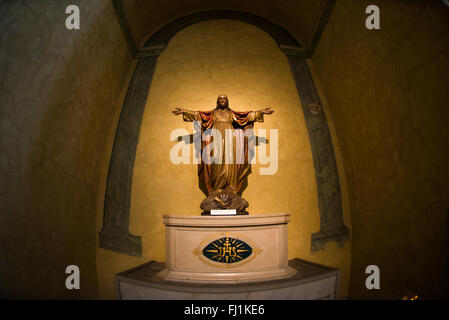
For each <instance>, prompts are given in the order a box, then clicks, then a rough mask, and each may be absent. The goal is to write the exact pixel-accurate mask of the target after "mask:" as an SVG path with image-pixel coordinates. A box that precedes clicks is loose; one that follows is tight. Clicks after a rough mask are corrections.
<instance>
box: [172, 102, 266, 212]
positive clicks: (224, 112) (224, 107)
mask: <svg viewBox="0 0 449 320" xmlns="http://www.w3.org/2000/svg"><path fill="white" fill-rule="evenodd" d="M273 112H274V111H273V110H271V109H270V108H265V109H262V110H259V111H243V112H241V111H234V110H231V109H230V108H229V102H228V97H227V96H226V95H224V94H222V95H219V96H218V98H217V107H216V108H215V109H214V110H211V111H191V110H186V109H182V108H175V110H174V111H173V113H174V114H175V115H181V114H182V115H183V120H184V121H188V122H192V121H197V122H198V123H199V124H200V125H201V137H202V142H201V157H200V158H201V159H200V163H199V166H198V175H199V178H200V183H202V184H203V185H204V186H205V188H206V190H207V198H206V199H205V200H204V201H203V202H202V203H201V206H200V207H201V209H202V210H203V212H202V214H203V215H209V214H210V210H213V209H235V210H236V211H237V214H239V215H241V214H248V212H247V211H246V208H247V207H248V206H249V204H248V202H247V201H246V200H245V199H243V198H242V197H241V196H240V193H241V191H242V186H243V185H244V182H245V180H246V178H247V176H248V174H249V172H250V162H251V158H252V153H251V151H252V150H249V147H248V144H249V143H248V141H249V140H250V139H251V137H252V136H253V131H252V128H253V123H254V122H263V116H264V114H267V115H269V114H272V113H273Z"/></svg>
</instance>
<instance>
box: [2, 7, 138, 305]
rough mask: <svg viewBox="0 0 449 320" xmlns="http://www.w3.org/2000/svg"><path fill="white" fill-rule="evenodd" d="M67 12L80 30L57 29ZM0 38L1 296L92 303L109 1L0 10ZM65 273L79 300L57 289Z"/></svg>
mask: <svg viewBox="0 0 449 320" xmlns="http://www.w3.org/2000/svg"><path fill="white" fill-rule="evenodd" d="M69 4H77V5H79V6H80V9H81V29H80V30H76V31H69V30H67V29H66V28H65V19H66V17H67V15H66V14H65V8H66V6H68V5H69ZM0 30H1V33H0V43H1V44H0V96H1V106H0V256H1V258H0V261H1V262H0V284H1V285H0V297H5V298H94V297H98V288H97V278H96V265H95V259H96V250H95V247H96V237H97V233H96V219H97V214H96V213H97V192H98V190H99V182H100V180H101V179H104V178H103V177H104V176H105V174H106V172H105V170H104V167H107V164H108V163H109V158H108V156H107V155H105V151H106V150H105V145H106V142H107V141H110V139H111V137H109V135H110V134H111V133H112V134H113V133H114V130H113V126H114V123H115V120H116V117H117V115H118V111H119V109H120V107H121V101H120V97H121V96H122V95H123V94H122V87H124V80H125V79H126V78H127V73H128V72H129V68H130V66H131V57H130V55H129V52H128V48H127V46H126V42H125V39H124V37H123V34H122V31H121V29H120V26H119V24H118V22H117V19H116V17H115V13H114V10H113V7H112V4H111V2H110V1H108V0H95V1H88V0H86V1H59V0H58V1H56V0H53V1H51V0H46V1H17V0H15V1H3V2H1V4H0ZM125 87H126V86H125ZM102 191H103V195H102V196H103V198H104V189H103V190H102ZM69 264H75V265H78V266H79V267H80V271H81V290H79V291H76V290H74V291H69V290H67V289H66V288H65V278H66V276H67V275H66V274H65V268H66V266H67V265H69Z"/></svg>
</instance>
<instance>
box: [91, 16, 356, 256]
mask: <svg viewBox="0 0 449 320" xmlns="http://www.w3.org/2000/svg"><path fill="white" fill-rule="evenodd" d="M212 19H231V20H238V21H243V22H246V23H249V24H252V25H254V26H256V27H258V28H260V29H262V30H263V31H265V32H267V33H268V34H269V35H270V36H271V37H272V38H273V39H274V40H275V42H276V43H277V45H278V46H279V48H280V50H282V52H283V53H284V54H285V55H286V56H287V59H288V62H289V65H290V69H291V73H292V76H293V78H294V81H295V84H296V89H297V91H298V95H299V98H300V100H301V105H302V111H303V113H304V117H305V122H306V127H307V131H308V135H309V140H310V146H311V151H312V155H313V164H314V170H315V178H316V185H317V192H318V206H319V214H320V230H319V231H318V232H316V233H314V234H312V237H311V250H312V252H314V251H317V250H320V249H323V248H324V244H325V243H326V242H327V241H336V242H337V243H338V244H339V245H343V242H344V241H346V240H347V239H348V237H349V230H348V228H347V227H346V226H345V225H344V222H343V212H342V201H341V191H340V183H339V178H338V172H337V164H336V160H335V154H334V149H333V146H332V140H331V136H330V133H329V128H328V124H327V119H326V116H325V114H324V112H323V110H322V107H321V100H320V97H319V95H318V92H317V89H316V87H315V84H314V81H313V78H312V76H311V73H310V71H309V68H308V66H307V63H306V60H305V55H304V50H303V49H301V46H300V45H299V44H298V43H297V41H296V40H295V39H294V38H293V37H292V36H291V35H290V34H289V33H288V32H287V31H286V30H284V29H283V28H281V27H279V26H277V25H276V24H274V23H272V22H270V21H268V20H266V19H264V18H261V17H259V16H256V15H253V14H250V13H243V12H236V11H209V12H201V13H197V14H192V15H189V16H186V17H183V18H180V19H178V20H175V21H173V22H172V23H169V24H168V25H166V26H164V27H162V28H161V29H160V30H159V31H157V32H156V33H155V34H153V35H152V36H151V37H150V39H149V40H148V41H147V42H146V46H145V51H144V52H143V53H141V54H137V55H136V56H137V58H138V63H137V66H136V69H135V71H134V74H133V77H132V79H131V81H130V84H129V88H128V91H127V94H126V98H125V101H124V103H123V107H122V110H121V114H120V118H119V123H118V125H117V131H116V134H115V137H114V144H113V149H112V154H111V160H110V165H109V171H108V177H107V184H106V194H105V202H104V217H103V228H102V229H101V231H100V233H99V240H100V241H99V245H100V247H101V248H104V249H108V250H112V251H115V252H121V253H125V254H129V255H133V256H141V255H142V243H141V237H139V236H136V235H133V234H131V233H130V232H129V217H130V206H131V191H132V180H133V171H134V162H135V157H136V150H137V144H138V139H139V132H140V126H141V121H142V117H143V112H144V109H145V105H146V100H147V96H148V93H149V90H150V86H151V82H152V79H153V74H154V70H155V67H156V64H157V60H158V56H159V55H160V54H161V53H162V52H163V50H164V48H165V47H166V46H167V45H168V43H169V41H170V39H171V38H172V37H173V36H174V35H175V34H176V33H177V32H179V31H180V30H182V29H184V28H186V27H187V26H190V25H192V24H195V23H199V22H203V21H207V20H212Z"/></svg>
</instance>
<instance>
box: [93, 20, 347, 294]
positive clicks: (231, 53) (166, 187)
mask: <svg viewBox="0 0 449 320" xmlns="http://www.w3.org/2000/svg"><path fill="white" fill-rule="evenodd" d="M220 93H225V94H227V95H228V97H229V101H230V106H231V108H233V109H234V110H237V111H238V110H240V111H243V110H250V109H252V110H254V109H261V108H263V107H266V106H270V107H272V108H273V109H274V110H275V113H274V114H273V115H271V116H267V117H266V118H265V123H263V124H262V123H257V124H256V125H255V129H256V130H257V129H258V128H265V129H267V130H269V129H278V130H279V131H278V132H279V168H278V171H277V173H276V174H275V175H272V176H262V175H260V174H259V168H260V167H261V165H259V164H256V165H253V173H252V174H251V175H250V176H249V181H248V188H247V189H246V190H245V192H244V193H243V197H244V198H245V199H247V200H248V202H249V203H250V207H249V212H250V214H270V213H279V212H287V213H290V214H291V222H290V224H289V229H288V232H289V241H288V249H289V257H290V258H294V257H299V258H303V259H307V260H310V261H315V262H319V263H323V264H327V265H331V266H335V267H338V268H340V269H341V272H342V274H341V276H342V278H341V279H342V282H341V291H340V296H342V297H343V296H346V295H347V289H348V285H349V272H350V243H349V242H347V243H346V244H345V247H344V248H337V246H336V244H335V243H329V244H328V245H326V248H325V250H324V251H320V252H317V253H314V254H312V253H311V252H310V242H311V240H310V239H311V234H312V233H314V232H317V231H318V230H319V212H318V200H317V190H316V183H315V175H314V167H313V159H312V153H311V148H310V143H309V138H308V133H307V129H306V127H305V120H304V115H303V112H302V109H301V105H300V101H299V97H298V94H297V91H296V87H295V83H294V80H293V77H292V74H291V71H290V67H289V65H288V61H287V58H286V56H285V55H284V54H283V53H282V52H281V51H280V49H279V48H278V47H277V45H276V43H275V42H274V40H273V39H272V38H271V37H270V36H269V35H268V34H266V33H264V32H263V31H261V30H259V29H258V28H256V27H254V26H251V25H249V24H245V23H242V22H237V21H229V20H213V21H208V22H203V23H199V24H196V25H192V26H190V27H187V28H186V29H184V30H182V31H181V32H179V33H178V34H177V35H176V36H175V37H174V38H173V39H172V40H171V41H170V43H169V45H168V47H167V48H166V50H165V51H164V52H163V54H162V55H161V56H160V57H159V60H158V64H157V67H156V70H155V74H154V77H153V82H152V86H151V89H150V92H149V97H148V100H147V105H146V109H145V113H144V117H143V121H142V126H141V132H140V137H139V143H138V148H137V156H136V161H135V167H134V177H133V190H132V201H131V217H130V232H131V233H133V234H136V235H140V236H142V245H143V256H142V257H141V258H135V257H130V256H127V255H124V254H119V253H114V252H110V251H107V250H103V249H98V250H97V268H98V281H99V289H100V297H102V298H114V282H113V275H114V274H115V273H117V272H120V271H123V270H124V269H126V268H130V267H132V266H135V265H138V264H140V263H143V262H146V261H148V260H158V261H164V260H165V229H164V226H163V224H162V215H163V214H183V215H199V214H200V212H201V211H200V208H199V205H200V203H201V201H202V200H203V199H204V198H205V196H204V194H203V193H202V192H201V191H200V189H199V188H198V176H197V166H196V165H194V164H190V165H186V164H182V165H174V164H172V163H171V161H170V149H171V148H172V147H173V146H174V145H175V142H171V141H170V140H169V137H170V133H171V131H172V130H174V129H176V128H185V129H187V130H188V131H189V132H192V127H191V123H184V122H183V121H182V118H181V117H180V116H178V117H175V116H174V115H173V114H172V113H171V111H172V110H173V108H174V107H175V106H181V107H186V108H190V109H198V110H210V109H212V108H214V107H215V103H216V98H217V96H218V95H219V94H220ZM256 132H257V131H256ZM343 193H345V189H344V188H343ZM345 207H346V208H347V204H346V202H345ZM98 214H101V213H100V211H99V212H98ZM344 219H345V223H346V225H347V226H348V227H350V221H349V220H350V219H349V214H348V212H347V210H345V216H344ZM98 228H99V227H98V226H97V229H98Z"/></svg>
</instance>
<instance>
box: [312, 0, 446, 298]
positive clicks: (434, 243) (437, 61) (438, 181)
mask: <svg viewBox="0 0 449 320" xmlns="http://www.w3.org/2000/svg"><path fill="white" fill-rule="evenodd" d="M370 4H372V3H371V1H356V0H347V1H343V2H340V1H338V2H337V5H336V7H335V9H334V12H333V14H332V16H331V19H330V21H329V25H328V27H327V29H326V30H325V33H324V35H323V38H322V39H321V42H320V44H319V46H318V48H317V52H316V54H315V56H314V57H313V61H314V63H315V66H316V70H317V74H318V75H319V78H320V80H321V83H322V86H323V89H324V93H325V95H326V98H327V100H328V106H329V108H330V111H331V114H332V117H333V119H334V124H335V129H336V132H337V135H338V139H339V142H340V147H341V152H342V157H343V160H344V165H345V170H346V174H347V183H348V190H349V198H350V205H351V215H352V217H351V220H352V227H353V229H352V230H353V239H352V240H353V242H352V268H351V269H352V276H351V285H350V292H349V293H350V294H349V296H350V297H351V298H398V297H399V296H400V295H401V294H402V293H403V292H404V290H412V291H416V292H418V293H421V294H423V295H424V298H426V297H427V298H431V297H437V296H441V295H442V294H443V292H442V291H443V289H444V286H445V284H444V282H443V281H444V278H443V272H447V269H446V270H445V269H444V255H445V250H446V252H447V250H448V249H447V247H445V240H446V238H447V234H446V231H445V227H446V221H445V214H446V213H447V212H448V210H449V127H448V125H447V124H448V121H449V108H448V106H449V74H448V70H449V61H448V56H449V32H448V30H449V8H448V7H446V6H444V5H443V3H442V2H441V1H377V3H376V4H377V5H378V6H379V8H380V13H381V29H380V30H367V29H366V28H365V18H366V17H367V15H365V8H366V7H367V6H368V5H370ZM446 254H447V253H446ZM370 264H375V265H378V266H379V267H380V271H381V284H380V285H381V290H372V291H368V290H367V289H365V286H364V282H365V278H366V275H365V268H366V266H367V265H370ZM446 268H447V267H446Z"/></svg>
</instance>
